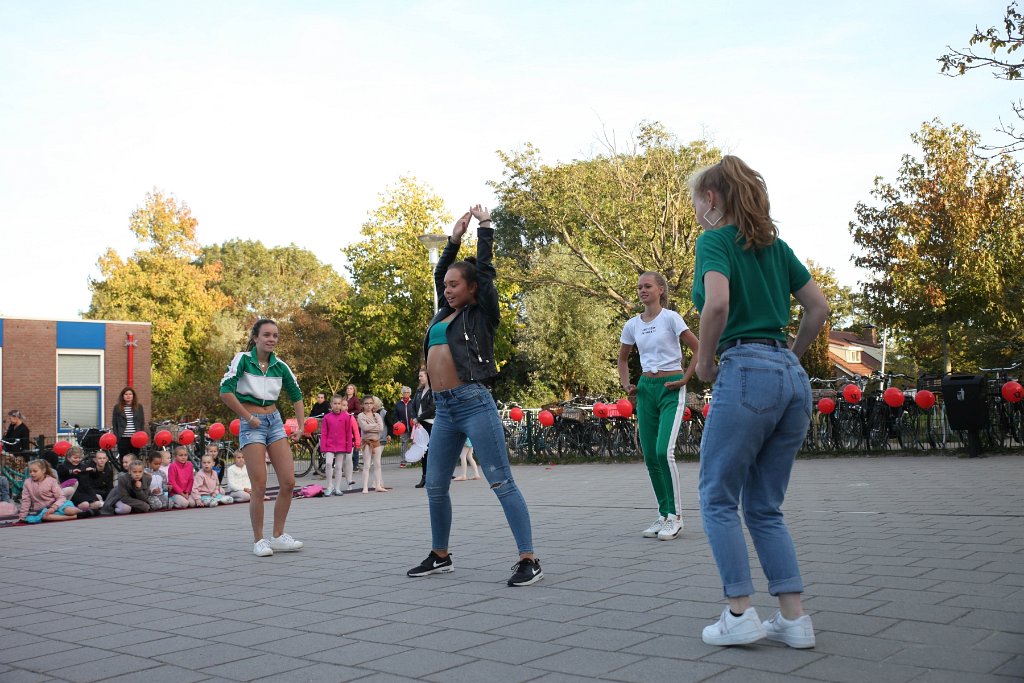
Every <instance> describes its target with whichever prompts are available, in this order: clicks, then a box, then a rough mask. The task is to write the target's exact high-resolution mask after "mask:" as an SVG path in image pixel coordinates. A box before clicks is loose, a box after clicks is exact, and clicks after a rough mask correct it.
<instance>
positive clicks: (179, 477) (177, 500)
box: [167, 446, 195, 508]
mask: <svg viewBox="0 0 1024 683" xmlns="http://www.w3.org/2000/svg"><path fill="white" fill-rule="evenodd" d="M194 481H195V470H193V469H192V463H190V462H189V461H188V449H187V448H185V447H184V446H178V447H177V448H175V449H174V462H172V463H171V465H170V467H169V468H168V470H167V486H168V488H169V489H170V496H171V507H172V508H190V507H195V503H194V502H193V501H192V484H193V483H194Z"/></svg>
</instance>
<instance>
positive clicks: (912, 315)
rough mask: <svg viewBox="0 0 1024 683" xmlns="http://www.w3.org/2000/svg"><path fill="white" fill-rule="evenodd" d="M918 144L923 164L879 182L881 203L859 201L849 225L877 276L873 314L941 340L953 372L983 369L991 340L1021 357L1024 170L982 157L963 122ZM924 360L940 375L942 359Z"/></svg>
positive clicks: (863, 263) (864, 262)
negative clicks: (984, 342)
mask: <svg viewBox="0 0 1024 683" xmlns="http://www.w3.org/2000/svg"><path fill="white" fill-rule="evenodd" d="M911 137H912V139H913V141H914V142H915V143H916V144H919V145H920V146H921V151H922V153H923V158H922V159H921V160H918V159H916V158H914V157H912V156H910V155H906V156H904V157H903V163H902V165H901V167H900V174H899V178H898V179H897V180H896V182H895V184H891V183H888V182H885V181H884V180H882V178H880V177H879V178H876V179H875V184H874V189H873V190H872V192H871V195H872V196H873V197H874V199H875V200H876V201H877V202H878V204H879V205H878V206H869V205H867V204H864V203H858V204H857V207H856V209H855V212H856V216H857V220H856V221H854V222H851V223H850V231H851V233H852V234H853V238H854V241H855V242H856V243H857V245H858V246H859V247H860V248H861V249H862V250H863V251H862V253H861V254H860V255H859V256H857V257H856V258H855V259H854V263H855V264H856V265H858V266H860V267H862V268H866V269H868V270H870V271H872V274H873V277H872V278H871V279H870V280H868V281H867V282H865V283H863V285H864V294H865V298H866V302H867V306H868V309H869V312H870V313H871V315H872V316H873V317H874V318H875V319H876V320H877V322H878V324H880V325H884V326H887V327H893V328H896V329H897V331H901V332H904V333H907V334H910V335H912V336H914V337H915V338H922V339H923V340H924V341H927V340H928V339H934V340H936V341H937V347H938V348H939V349H941V356H942V361H941V362H942V367H943V368H944V369H945V370H946V371H949V370H950V369H951V367H952V363H953V361H954V360H956V361H957V362H958V363H962V364H964V366H967V367H970V366H971V365H972V364H976V363H977V362H978V360H979V358H980V357H979V355H978V353H979V351H982V350H981V349H979V348H978V347H977V346H975V342H976V341H977V340H979V339H982V338H986V337H988V336H992V335H994V336H997V337H1000V338H1002V339H1003V340H1005V343H1004V348H1003V352H1004V353H1006V352H1012V351H1013V349H1016V350H1017V352H1019V351H1020V350H1021V349H1024V345H1022V343H1021V332H1020V329H1021V324H1022V323H1024V309H1022V306H1024V304H1022V301H1024V284H1022V279H1021V277H1020V274H1019V271H1018V268H1019V263H1020V262H1021V257H1022V255H1024V227H1022V226H1024V183H1022V181H1021V178H1020V175H1019V173H1018V170H1017V165H1016V164H1015V163H1014V162H1013V160H1012V159H1010V158H1009V156H1007V155H1005V154H1004V155H1000V156H999V157H997V158H996V159H984V158H982V157H980V156H979V155H978V154H977V153H976V148H977V146H978V141H979V139H978V135H977V134H976V133H974V132H972V131H970V130H968V129H966V128H964V127H963V126H960V125H957V124H954V125H952V126H949V127H944V126H943V125H942V124H941V122H939V121H938V120H936V121H933V122H931V123H925V124H923V125H922V127H921V131H920V132H919V133H916V134H914V135H912V136H911ZM921 346H922V349H924V348H926V347H927V343H923V344H922V345H921ZM918 361H919V363H920V365H922V366H924V367H929V366H931V367H933V368H934V362H935V359H934V358H926V357H923V356H922V357H919V358H918ZM968 361H970V362H968ZM935 369H937V368H935Z"/></svg>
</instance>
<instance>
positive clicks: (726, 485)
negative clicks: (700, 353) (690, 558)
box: [700, 344, 811, 598]
mask: <svg viewBox="0 0 1024 683" xmlns="http://www.w3.org/2000/svg"><path fill="white" fill-rule="evenodd" d="M710 410H711V412H710V413H708V418H707V422H706V423H705V425H704V434H703V437H702V438H701V443H700V510H701V515H702V516H703V518H704V532H705V533H706V534H707V537H708V543H709V544H710V545H711V553H712V555H714V557H715V564H716V565H718V573H719V574H720V575H721V578H722V587H723V590H724V592H725V597H727V598H736V597H741V596H744V595H752V594H753V593H754V584H753V583H752V582H751V580H750V560H749V557H748V555H747V543H746V541H745V540H744V538H743V529H742V528H741V526H740V516H739V511H738V507H739V505H740V503H741V502H742V507H743V519H744V521H745V522H746V524H747V531H748V532H750V538H751V539H752V540H753V541H754V549H755V550H756V551H757V557H758V559H759V560H760V561H761V568H762V569H763V570H764V573H765V576H766V577H767V578H768V591H769V592H770V593H771V594H772V595H778V594H779V593H800V592H803V587H804V586H803V581H802V580H801V578H800V567H799V564H798V563H797V559H796V548H795V547H794V546H793V539H792V538H791V537H790V535H789V529H788V528H787V527H786V522H785V520H784V519H783V517H782V510H781V507H782V502H783V500H784V499H785V497H786V488H787V487H788V486H789V475H790V473H791V472H792V470H793V462H794V460H795V459H796V453H797V450H799V448H800V444H802V443H803V440H804V437H805V436H806V434H807V425H808V422H809V421H810V419H811V388H810V383H809V382H808V380H807V373H806V372H804V369H803V368H802V367H801V366H800V361H799V360H798V359H797V357H796V356H795V355H794V354H793V352H792V351H790V350H789V349H779V348H774V347H770V346H764V345H761V344H744V345H742V346H736V347H733V348H731V349H728V350H727V351H725V352H724V353H722V356H721V360H720V362H719V366H718V379H717V380H716V381H715V386H714V388H713V389H712V394H711V409H710Z"/></svg>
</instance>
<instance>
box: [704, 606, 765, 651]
mask: <svg viewBox="0 0 1024 683" xmlns="http://www.w3.org/2000/svg"><path fill="white" fill-rule="evenodd" d="M766 635H767V633H765V630H764V626H762V625H761V620H760V619H758V618H757V610H755V609H754V608H753V607H748V608H747V611H746V612H744V613H743V614H741V615H740V616H738V617H734V616H733V615H732V614H731V613H730V612H729V608H728V607H726V608H725V609H724V610H722V616H721V617H719V619H718V621H716V622H715V623H713V624H711V625H710V626H706V627H704V633H703V634H702V635H701V637H702V638H703V639H704V642H705V643H707V644H708V645H747V644H749V643H756V642H757V641H759V640H761V639H762V638H764V637H765V636H766Z"/></svg>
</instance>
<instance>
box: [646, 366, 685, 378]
mask: <svg viewBox="0 0 1024 683" xmlns="http://www.w3.org/2000/svg"><path fill="white" fill-rule="evenodd" d="M640 374H642V375H643V376H644V377H671V376H672V375H681V374H683V369H682V368H679V369H678V370H658V371H657V372H642V373H640Z"/></svg>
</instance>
